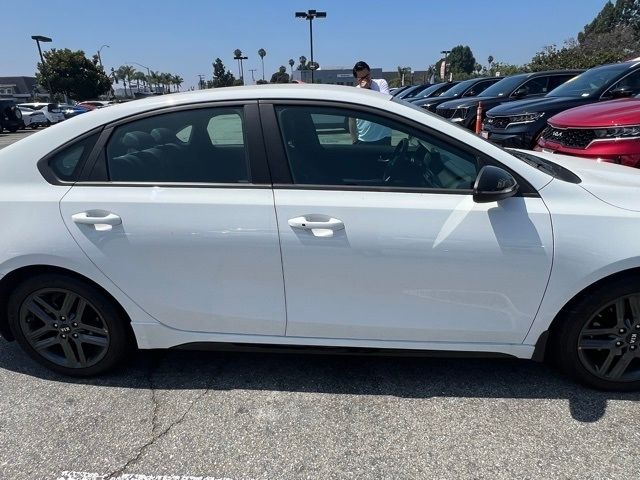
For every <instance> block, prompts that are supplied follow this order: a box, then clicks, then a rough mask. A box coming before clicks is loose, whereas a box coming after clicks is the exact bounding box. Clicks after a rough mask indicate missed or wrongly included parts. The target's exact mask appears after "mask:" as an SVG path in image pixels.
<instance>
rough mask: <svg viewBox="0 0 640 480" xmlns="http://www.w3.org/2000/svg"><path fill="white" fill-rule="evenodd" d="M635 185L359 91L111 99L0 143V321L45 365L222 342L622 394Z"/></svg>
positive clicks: (636, 312)
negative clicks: (358, 353)
mask: <svg viewBox="0 0 640 480" xmlns="http://www.w3.org/2000/svg"><path fill="white" fill-rule="evenodd" d="M337 117H341V118H343V119H344V121H343V122H340V121H338V122H336V121H335V120H336V118H337ZM350 119H353V120H350ZM327 124H331V125H333V127H332V128H330V129H327V128H326V126H327ZM341 125H342V127H340V126H341ZM349 125H352V126H354V127H356V128H355V129H354V128H351V130H352V131H351V132H349V131H348V130H349ZM345 126H346V128H345ZM639 191H640V171H639V170H634V169H630V168H626V167H622V166H617V165H611V164H600V163H596V162H590V161H586V160H581V159H577V158H569V157H562V156H556V155H551V154H543V153H532V152H521V151H505V150H502V149H500V148H498V147H496V146H494V145H492V144H490V143H488V142H486V141H485V140H483V139H481V138H479V137H477V136H475V135H473V134H472V133H470V132H468V131H466V130H463V129H461V128H459V127H457V126H455V125H452V124H450V123H449V122H447V121H446V120H443V119H440V118H438V117H436V116H433V115H431V114H427V113H425V111H424V110H422V109H420V108H414V107H411V106H409V105H408V104H405V103H404V102H402V101H398V100H392V97H390V96H388V95H384V94H381V93H378V92H371V91H363V90H361V89H355V88H345V87H338V86H317V85H282V86H257V87H242V88H224V89H214V90H206V91H201V92H190V93H183V94H176V95H166V96H160V97H154V98H150V99H147V100H140V101H136V102H130V103H126V104H121V105H117V106H114V107H112V108H107V109H101V110H99V111H95V112H93V113H92V114H91V115H80V116H78V117H76V118H72V119H70V120H68V121H65V122H64V123H62V124H61V125H60V126H58V127H56V128H54V129H48V130H45V131H43V132H40V133H38V134H37V135H33V136H31V137H29V138H26V139H24V140H21V141H19V142H17V143H15V144H13V145H11V146H9V147H7V148H5V149H3V150H2V151H0V211H2V218H3V223H4V229H3V231H4V234H3V235H1V236H0V312H1V315H0V332H1V333H2V336H3V337H4V338H6V339H16V340H17V341H18V342H19V343H20V345H21V346H22V347H23V348H24V349H25V350H26V351H27V352H28V353H29V354H30V355H31V356H32V357H33V358H34V359H36V360H37V361H39V362H41V363H42V364H44V365H45V366H47V367H49V368H51V369H53V370H55V371H57V372H61V373H64V374H68V375H93V374H97V373H100V372H103V371H105V370H107V369H109V368H111V367H113V366H114V365H115V364H116V363H117V362H118V361H120V360H122V359H123V358H126V356H127V352H128V350H129V348H131V347H134V346H135V347H138V348H144V349H150V348H171V347H180V348H201V347H207V346H211V345H214V344H219V343H224V344H235V345H237V344H257V345H260V346H262V347H265V346H280V345H288V346H298V347H305V348H311V347H319V346H322V347H353V348H367V349H372V348H375V349H400V350H429V351H447V352H457V353H459V354H460V355H464V354H466V353H472V354H474V355H478V354H482V355H507V356H512V357H518V358H533V359H536V360H542V359H544V358H549V357H551V358H553V359H554V360H555V361H556V362H557V363H558V364H559V365H560V367H561V368H562V369H563V370H564V371H566V372H567V373H568V374H570V375H571V376H573V377H574V378H575V379H577V380H579V381H581V382H583V383H586V384H588V385H591V386H593V387H597V388H604V389H623V390H630V389H637V388H638V387H640V349H639V348H638V347H639V346H640V243H638V242H637V241H636V237H637V236H638V234H640V227H639V225H640V196H639V195H638V192H639ZM427 380H428V379H425V381H427Z"/></svg>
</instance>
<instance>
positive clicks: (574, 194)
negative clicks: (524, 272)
mask: <svg viewBox="0 0 640 480" xmlns="http://www.w3.org/2000/svg"><path fill="white" fill-rule="evenodd" d="M619 168H623V167H619ZM629 170H630V171H633V170H631V169H629ZM540 194H541V196H542V198H543V200H544V201H545V203H546V204H547V206H548V207H549V210H551V211H552V216H551V218H552V223H553V235H554V242H555V255H554V263H553V269H552V272H551V278H550V279H549V287H548V288H547V292H546V294H545V296H544V299H543V301H542V304H541V306H540V311H539V313H538V315H537V317H536V320H535V322H534V323H533V326H532V328H531V330H530V332H529V334H528V335H527V338H526V339H525V344H530V345H533V344H535V343H536V341H537V340H538V337H539V336H540V334H541V333H542V332H544V331H545V330H547V329H548V328H549V325H550V324H551V322H552V321H553V319H554V318H555V317H556V315H557V313H558V312H559V311H560V310H561V309H562V307H564V305H566V304H567V303H568V302H569V300H571V298H573V297H574V296H575V295H577V294H578V293H579V292H581V291H582V290H584V289H585V288H587V287H588V286H590V285H592V284H593V283H595V282H597V281H598V280H601V279H603V278H605V277H608V276H610V275H612V274H615V273H617V272H620V271H624V270H629V269H632V268H638V267H640V250H639V249H638V242H637V238H638V237H639V236H640V216H639V215H638V213H637V212H633V211H629V210H623V209H621V208H617V207H614V206H612V205H608V204H606V203H604V202H602V201H600V200H599V199H597V198H596V197H595V196H593V195H592V194H591V193H589V192H587V191H586V190H585V189H584V188H583V187H582V186H581V185H579V184H578V185H576V184H570V183H566V182H562V181H559V180H554V181H553V182H551V183H550V184H549V185H548V186H546V187H545V188H544V189H542V190H541V191H540ZM612 220H613V221H612ZM639 287H640V285H639Z"/></svg>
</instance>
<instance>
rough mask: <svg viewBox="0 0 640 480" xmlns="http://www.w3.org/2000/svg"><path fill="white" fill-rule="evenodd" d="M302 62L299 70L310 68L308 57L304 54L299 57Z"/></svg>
mask: <svg viewBox="0 0 640 480" xmlns="http://www.w3.org/2000/svg"><path fill="white" fill-rule="evenodd" d="M298 60H299V61H300V64H299V65H298V70H309V65H308V64H307V57H305V56H304V55H302V56H301V57H300V58H299V59H298Z"/></svg>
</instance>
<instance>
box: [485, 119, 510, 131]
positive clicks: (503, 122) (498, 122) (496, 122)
mask: <svg viewBox="0 0 640 480" xmlns="http://www.w3.org/2000/svg"><path fill="white" fill-rule="evenodd" d="M485 123H486V124H487V125H491V126H492V127H493V128H500V129H505V128H507V125H509V117H489V116H487V119H486V120H485Z"/></svg>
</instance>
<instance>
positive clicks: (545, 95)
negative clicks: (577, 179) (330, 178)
mask: <svg viewBox="0 0 640 480" xmlns="http://www.w3.org/2000/svg"><path fill="white" fill-rule="evenodd" d="M393 94H394V95H396V96H397V97H399V98H403V99H404V100H407V101H410V102H411V103H413V104H414V105H417V106H420V107H422V108H424V109H426V110H429V111H431V112H434V113H436V114H438V115H440V116H442V117H444V118H447V119H449V120H450V121H451V122H453V123H456V124H459V125H461V126H463V127H466V128H469V129H471V130H476V121H477V118H478V117H477V115H478V107H479V105H482V113H481V115H480V118H481V122H482V124H481V132H480V133H481V135H482V136H483V137H484V138H486V139H488V140H490V141H491V142H493V143H496V144H498V145H501V146H504V147H515V148H524V149H535V150H539V151H548V152H555V153H563V154H568V155H574V156H580V157H585V158H591V159H594V160H598V161H605V162H613V163H620V164H623V165H629V166H633V167H640V59H636V60H634V61H629V62H622V63H616V64H610V65H602V66H598V67H594V68H591V69H589V70H586V71H583V70H560V71H547V72H534V73H523V74H518V75H513V76H509V77H491V78H488V77H484V78H474V79H470V80H465V81H461V82H446V83H441V84H436V85H430V86H417V87H413V88H412V87H408V88H404V89H399V90H396V91H394V92H393Z"/></svg>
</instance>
